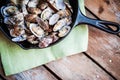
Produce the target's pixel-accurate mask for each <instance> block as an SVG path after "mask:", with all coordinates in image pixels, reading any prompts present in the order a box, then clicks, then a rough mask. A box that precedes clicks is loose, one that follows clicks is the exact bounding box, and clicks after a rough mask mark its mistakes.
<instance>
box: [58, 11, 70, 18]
mask: <svg viewBox="0 0 120 80" xmlns="http://www.w3.org/2000/svg"><path fill="white" fill-rule="evenodd" d="M57 14H59V15H60V18H63V17H69V16H71V12H70V11H69V10H67V9H66V10H60V11H59V12H58V13H57Z"/></svg>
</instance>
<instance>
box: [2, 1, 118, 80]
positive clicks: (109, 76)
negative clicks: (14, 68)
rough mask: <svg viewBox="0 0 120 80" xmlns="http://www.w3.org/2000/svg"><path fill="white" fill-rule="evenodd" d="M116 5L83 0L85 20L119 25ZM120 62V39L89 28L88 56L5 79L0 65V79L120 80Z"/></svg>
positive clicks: (109, 2)
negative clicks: (85, 12) (85, 9)
mask: <svg viewBox="0 0 120 80" xmlns="http://www.w3.org/2000/svg"><path fill="white" fill-rule="evenodd" d="M115 1H116V2H115ZM119 5H120V1H119V0H85V6H86V7H87V16H89V17H92V18H96V17H97V18H100V19H104V20H109V21H115V22H120V19H119V18H120V17H119V14H120V13H119V11H120V8H119ZM91 12H92V13H94V14H95V15H94V16H93V14H91ZM119 61H120V38H119V37H118V36H117V35H111V34H108V33H106V32H103V31H100V30H98V29H96V28H93V27H92V26H89V47H88V51H87V52H85V53H80V54H77V55H73V56H70V57H66V58H63V59H60V60H57V61H54V62H50V63H48V64H46V65H43V66H40V67H37V68H34V69H31V70H28V71H25V72H22V73H18V74H16V75H11V76H8V77H6V76H4V72H3V69H2V65H0V76H1V78H2V79H7V80H57V79H58V80H60V79H63V80H115V79H118V80H120V62H119Z"/></svg>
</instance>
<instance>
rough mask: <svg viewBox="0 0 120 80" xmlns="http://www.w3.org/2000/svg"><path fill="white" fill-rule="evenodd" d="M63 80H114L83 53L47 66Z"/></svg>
mask: <svg viewBox="0 0 120 80" xmlns="http://www.w3.org/2000/svg"><path fill="white" fill-rule="evenodd" d="M46 66H47V67H49V68H50V69H51V70H52V71H53V72H54V73H56V74H57V75H58V76H59V77H60V78H62V79H63V80H113V79H112V78H111V77H110V76H109V75H108V74H106V73H105V72H104V71H103V70H102V69H101V68H99V67H98V66H97V65H96V64H94V63H93V62H92V61H91V60H90V59H89V58H88V57H86V56H85V55H84V54H83V53H81V54H77V55H74V56H70V57H65V58H63V59H60V60H58V61H54V62H51V63H49V64H47V65H46Z"/></svg>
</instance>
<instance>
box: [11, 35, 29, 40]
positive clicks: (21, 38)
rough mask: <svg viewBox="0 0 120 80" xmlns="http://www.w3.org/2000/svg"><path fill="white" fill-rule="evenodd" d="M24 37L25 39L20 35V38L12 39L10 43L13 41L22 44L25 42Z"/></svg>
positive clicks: (24, 36)
mask: <svg viewBox="0 0 120 80" xmlns="http://www.w3.org/2000/svg"><path fill="white" fill-rule="evenodd" d="M26 37H27V35H21V36H18V37H15V38H12V41H14V42H22V41H25V40H26V39H27V38H26Z"/></svg>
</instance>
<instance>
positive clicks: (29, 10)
mask: <svg viewBox="0 0 120 80" xmlns="http://www.w3.org/2000/svg"><path fill="white" fill-rule="evenodd" d="M27 10H28V12H29V13H31V14H40V13H41V10H40V9H39V8H34V7H29V8H28V9H27Z"/></svg>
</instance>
